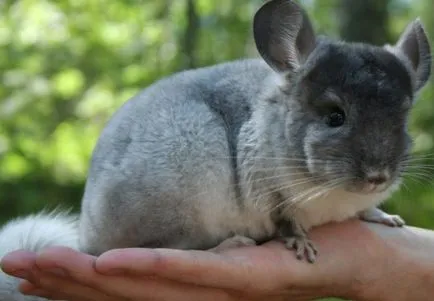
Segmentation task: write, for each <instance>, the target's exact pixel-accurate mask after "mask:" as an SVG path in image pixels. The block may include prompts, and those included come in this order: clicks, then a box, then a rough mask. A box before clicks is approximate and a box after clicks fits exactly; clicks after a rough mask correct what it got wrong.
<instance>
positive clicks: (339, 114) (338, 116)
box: [327, 109, 345, 127]
mask: <svg viewBox="0 0 434 301" xmlns="http://www.w3.org/2000/svg"><path fill="white" fill-rule="evenodd" d="M344 122H345V113H344V112H343V111H342V110H340V109H335V110H333V111H332V112H331V113H330V114H329V115H328V116H327V124H328V125H329V126H330V127H339V126H342V125H343V124H344Z"/></svg>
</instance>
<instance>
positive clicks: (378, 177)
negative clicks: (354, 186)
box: [365, 170, 390, 185]
mask: <svg viewBox="0 0 434 301" xmlns="http://www.w3.org/2000/svg"><path fill="white" fill-rule="evenodd" d="M365 179H366V182H368V183H369V184H373V185H381V184H384V183H386V182H387V181H388V180H389V179H390V175H389V173H388V172H387V170H382V171H370V172H368V173H366V177H365Z"/></svg>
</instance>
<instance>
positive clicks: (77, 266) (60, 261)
mask: <svg viewBox="0 0 434 301" xmlns="http://www.w3.org/2000/svg"><path fill="white" fill-rule="evenodd" d="M94 261H95V257H94V256H91V255H88V254H85V253H81V252H79V251H76V250H73V249H70V248H66V247H54V248H49V249H46V250H44V251H43V252H41V254H39V256H38V257H37V258H36V260H35V267H34V269H33V271H34V272H36V273H37V272H38V271H41V272H43V273H46V272H50V273H51V274H54V275H56V276H59V277H63V278H69V279H70V280H74V281H77V282H79V283H83V284H90V283H92V281H93V280H94V279H97V278H98V277H99V276H100V275H99V274H98V273H97V272H96V271H95V269H94V268H93V266H94Z"/></svg>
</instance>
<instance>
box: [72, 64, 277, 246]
mask: <svg viewBox="0 0 434 301" xmlns="http://www.w3.org/2000/svg"><path fill="white" fill-rule="evenodd" d="M269 74H271V69H270V68H269V67H268V66H267V65H266V64H265V63H264V62H263V61H261V60H243V61H236V62H231V63H225V64H221V65H217V66H213V67H207V68H202V69H197V70H190V71H186V72H182V73H178V74H176V75H173V76H171V77H168V78H166V79H163V80H161V81H159V82H157V83H155V84H154V85H152V86H151V87H149V88H147V89H145V90H144V91H143V92H142V93H140V94H139V95H138V96H136V97H135V98H133V99H132V100H131V101H129V102H128V103H126V104H125V105H124V106H123V107H122V108H121V109H120V110H119V111H118V112H117V113H116V114H115V115H114V116H113V118H112V119H111V121H110V122H109V124H108V125H107V127H106V128H105V130H104V131H103V133H102V135H101V137H100V139H99V141H98V143H97V146H96V148H95V151H94V155H93V159H92V164H91V168H90V171H89V179H88V182H87V183H88V184H87V185H86V189H85V194H84V198H83V206H82V216H81V231H80V239H81V240H82V241H81V243H82V246H83V247H84V249H85V250H86V251H87V252H89V253H93V254H98V253H100V252H103V251H104V250H107V249H110V248H117V247H129V246H131V247H137V246H148V247H173V248H205V247H211V246H214V245H215V243H216V241H215V240H216V239H219V238H220V237H226V236H227V235H228V232H227V231H230V228H234V225H233V224H232V221H231V220H233V223H241V221H239V216H238V215H239V208H237V202H236V201H235V199H236V198H237V191H236V186H235V181H234V177H236V173H235V164H236V160H235V159H232V157H234V158H235V154H236V153H235V152H236V149H235V148H236V140H237V135H238V132H239V130H240V127H241V125H242V124H243V123H244V122H245V121H246V120H248V119H249V118H250V115H251V108H252V105H254V104H253V103H252V99H256V98H257V95H258V93H260V91H261V89H262V83H263V81H264V79H265V78H267V76H268V75H269ZM231 215H232V216H231ZM224 216H226V217H227V220H226V221H225V223H227V229H225V227H226V226H224V225H222V224H224V222H223V221H222V220H221V218H222V217H224ZM187 217H188V218H187Z"/></svg>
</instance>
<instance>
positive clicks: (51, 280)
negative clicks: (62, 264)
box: [19, 269, 121, 301]
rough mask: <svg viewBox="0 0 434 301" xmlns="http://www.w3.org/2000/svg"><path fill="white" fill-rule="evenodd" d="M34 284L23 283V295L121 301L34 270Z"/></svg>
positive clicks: (90, 300)
mask: <svg viewBox="0 0 434 301" xmlns="http://www.w3.org/2000/svg"><path fill="white" fill-rule="evenodd" d="M31 273H32V277H31V279H32V283H29V282H23V283H21V284H20V286H19V289H20V291H21V292H22V293H23V294H26V295H35V296H40V297H45V298H49V299H54V300H70V301H72V300H80V301H120V300H121V299H120V298H119V297H116V298H115V297H111V296H108V295H107V294H105V293H104V292H101V291H98V290H95V289H93V288H91V287H88V286H85V285H82V284H79V283H77V282H74V281H71V280H70V279H68V278H63V277H61V276H58V275H53V274H50V273H43V272H41V271H38V270H37V269H33V270H32V272H31Z"/></svg>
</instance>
